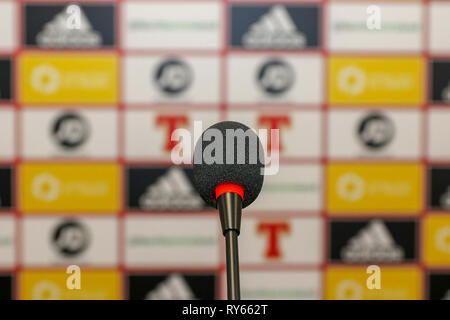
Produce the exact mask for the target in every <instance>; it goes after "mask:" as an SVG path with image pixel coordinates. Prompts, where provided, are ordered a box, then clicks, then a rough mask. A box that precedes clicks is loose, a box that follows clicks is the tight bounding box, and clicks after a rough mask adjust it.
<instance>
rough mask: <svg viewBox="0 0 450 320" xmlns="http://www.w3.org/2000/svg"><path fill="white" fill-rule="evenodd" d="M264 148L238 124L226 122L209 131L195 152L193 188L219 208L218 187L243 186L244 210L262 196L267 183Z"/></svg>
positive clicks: (256, 137)
mask: <svg viewBox="0 0 450 320" xmlns="http://www.w3.org/2000/svg"><path fill="white" fill-rule="evenodd" d="M264 159H265V156H264V149H263V147H262V144H261V141H260V140H259V137H258V136H257V134H256V133H255V132H254V131H253V130H252V129H250V128H249V127H247V126H246V125H243V124H242V123H239V122H234V121H223V122H219V123H216V124H214V125H213V126H211V127H209V128H208V129H206V130H205V131H204V132H203V133H202V135H201V137H200V139H199V140H198V141H197V144H196V146H195V150H194V159H193V160H194V161H193V162H194V165H193V167H194V185H195V187H196V189H197V191H198V192H199V194H200V195H201V197H202V198H203V199H204V200H205V201H206V203H208V204H209V205H211V206H212V207H216V206H217V203H216V195H215V190H216V187H217V186H221V185H224V184H234V185H238V186H240V187H242V189H243V190H244V198H243V201H242V207H243V208H245V207H247V206H248V205H249V204H251V203H252V202H253V201H254V200H255V199H256V198H257V197H258V195H259V193H260V191H261V188H262V185H263V182H264Z"/></svg>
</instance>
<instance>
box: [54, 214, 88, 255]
mask: <svg viewBox="0 0 450 320" xmlns="http://www.w3.org/2000/svg"><path fill="white" fill-rule="evenodd" d="M89 238H90V237H89V232H88V230H87V228H86V227H85V226H84V225H82V224H80V223H79V222H76V221H65V222H63V223H61V224H60V225H58V227H57V228H56V230H55V232H54V233H53V236H52V241H53V244H54V245H55V246H56V248H57V249H58V251H59V252H60V253H61V254H63V255H65V256H68V257H73V256H76V255H78V254H80V253H82V252H83V251H84V250H85V249H86V248H87V247H88V245H89V241H90V239H89Z"/></svg>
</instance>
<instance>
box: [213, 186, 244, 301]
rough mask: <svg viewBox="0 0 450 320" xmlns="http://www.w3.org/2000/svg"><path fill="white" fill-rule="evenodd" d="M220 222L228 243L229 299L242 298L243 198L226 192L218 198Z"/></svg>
mask: <svg viewBox="0 0 450 320" xmlns="http://www.w3.org/2000/svg"><path fill="white" fill-rule="evenodd" d="M217 207H218V209H219V215H220V223H221V225H222V232H223V235H224V236H225V243H226V260H227V293H228V300H240V299H241V288H240V282H239V252H238V236H239V233H240V230H241V216H242V199H241V197H240V196H239V195H238V194H237V193H234V192H226V193H224V194H222V195H220V196H219V198H218V199H217Z"/></svg>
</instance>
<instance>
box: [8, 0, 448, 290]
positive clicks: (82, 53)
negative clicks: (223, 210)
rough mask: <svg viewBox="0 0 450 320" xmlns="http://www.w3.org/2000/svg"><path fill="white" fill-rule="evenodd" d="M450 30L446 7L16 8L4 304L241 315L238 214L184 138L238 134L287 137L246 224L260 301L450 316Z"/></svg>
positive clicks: (252, 281)
mask: <svg viewBox="0 0 450 320" xmlns="http://www.w3.org/2000/svg"><path fill="white" fill-rule="evenodd" d="M449 18H450V2H449V1H426V0H424V1H370V2H365V1H337V0H336V1H333V0H329V1H312V0H310V1H301V0H298V1H294V0H292V1H285V2H280V3H279V2H272V1H219V0H217V1H214V0H211V1H187V0H186V1H130V0H117V1H87V0H86V1H82V2H77V3H69V2H63V1H48V2H45V3H41V2H39V1H31V0H30V1H12V0H1V1H0V101H1V105H0V136H1V138H0V163H1V166H0V207H1V213H0V298H4V299H223V298H225V297H226V288H225V266H224V263H225V261H224V254H223V253H224V246H223V238H222V235H221V233H220V226H219V224H218V216H217V213H215V212H214V211H213V210H211V209H210V208H207V207H206V206H205V205H204V203H203V201H202V200H201V198H200V197H199V196H198V195H197V194H196V192H195V190H194V189H193V186H192V172H191V169H190V168H189V167H188V166H173V165H171V161H170V151H171V150H172V148H173V147H174V145H175V143H174V142H172V141H171V140H170V136H171V133H172V132H173V130H175V129H176V128H187V129H190V130H192V129H193V121H194V120H201V121H203V128H206V127H207V126H209V125H211V124H213V123H215V122H217V121H220V120H225V119H230V120H237V121H241V122H244V123H246V124H248V125H249V126H251V127H253V128H268V129H272V128H278V129H280V130H281V144H280V147H281V164H280V171H279V173H278V174H277V175H275V176H267V177H266V181H265V185H264V189H263V191H262V193H261V195H260V197H259V199H258V200H257V201H256V202H255V203H254V205H252V206H251V207H249V208H248V209H246V210H245V213H244V218H243V222H242V223H243V226H242V233H241V236H240V261H241V286H242V295H243V297H244V298H250V299H260V298H267V299H280V298H281V299H450V214H449V210H450V166H449V165H450V125H449V124H450V109H449V106H448V104H449V103H450V22H449V21H450V19H449ZM266 147H267V148H266V149H267V150H269V151H270V148H271V146H270V145H268V146H266ZM70 265H78V266H79V267H80V268H81V289H80V290H76V289H75V290H70V289H69V288H67V286H66V281H67V279H68V277H69V276H70V274H67V273H66V268H67V267H68V266H70ZM369 265H378V266H380V268H381V289H374V290H370V289H369V288H368V287H367V286H366V280H367V278H368V277H369V276H370V274H367V273H366V268H367V267H368V266H369Z"/></svg>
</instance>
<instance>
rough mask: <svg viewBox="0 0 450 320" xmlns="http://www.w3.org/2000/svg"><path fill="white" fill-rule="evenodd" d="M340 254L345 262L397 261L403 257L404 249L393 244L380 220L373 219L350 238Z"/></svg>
mask: <svg viewBox="0 0 450 320" xmlns="http://www.w3.org/2000/svg"><path fill="white" fill-rule="evenodd" d="M341 256H342V258H343V260H344V261H347V262H364V261H382V262H398V261H401V260H402V259H403V258H404V250H403V248H401V247H399V246H398V245H396V244H395V241H394V239H393V238H392V236H391V234H390V233H389V230H388V229H387V228H386V226H385V225H384V223H383V222H382V221H380V220H373V221H371V222H370V223H369V225H368V226H367V227H365V228H363V229H362V230H360V231H359V232H358V234H357V235H355V236H354V237H353V238H351V239H350V241H349V244H348V245H347V246H345V247H344V248H343V249H342V251H341Z"/></svg>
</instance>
